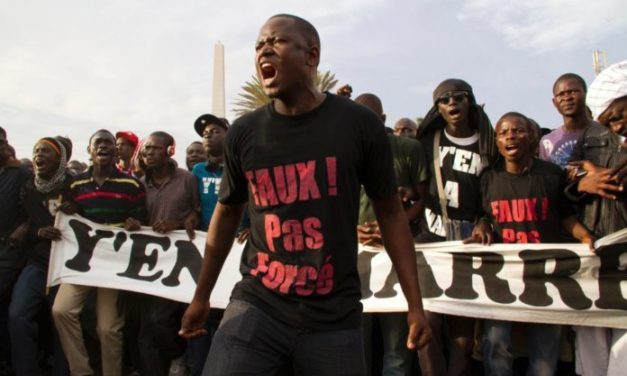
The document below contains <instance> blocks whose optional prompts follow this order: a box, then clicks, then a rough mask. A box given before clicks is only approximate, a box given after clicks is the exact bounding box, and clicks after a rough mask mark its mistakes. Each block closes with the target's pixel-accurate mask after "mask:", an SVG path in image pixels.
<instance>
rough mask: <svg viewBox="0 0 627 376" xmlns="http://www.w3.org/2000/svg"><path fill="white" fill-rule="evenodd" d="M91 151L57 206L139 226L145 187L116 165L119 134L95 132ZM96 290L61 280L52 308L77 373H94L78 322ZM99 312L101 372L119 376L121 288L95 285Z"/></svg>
mask: <svg viewBox="0 0 627 376" xmlns="http://www.w3.org/2000/svg"><path fill="white" fill-rule="evenodd" d="M87 151H88V153H89V155H90V157H91V161H92V163H93V165H92V166H91V167H90V168H89V170H88V171H87V172H84V173H82V174H79V175H77V176H75V177H74V178H73V180H72V182H71V184H70V188H69V190H68V191H67V192H66V194H65V199H64V202H63V203H62V204H61V206H60V207H59V209H60V210H62V211H63V212H65V213H74V212H76V213H78V214H80V215H81V216H83V217H85V218H87V219H89V220H91V221H94V222H96V223H102V224H107V225H112V226H121V227H123V228H124V229H126V230H128V231H133V230H137V229H139V228H140V227H141V222H142V220H143V219H144V217H145V199H146V197H145V196H146V191H145V189H144V186H143V185H142V183H141V182H139V181H138V180H137V179H135V178H133V177H131V176H128V175H126V174H124V173H123V172H121V171H119V170H118V169H117V167H116V165H115V163H116V161H117V150H116V146H115V137H114V136H113V134H112V133H111V132H109V131H107V130H104V129H101V130H99V131H96V133H94V134H93V135H92V136H91V138H90V139H89V146H88V147H87ZM70 261H71V260H70ZM70 261H68V263H70ZM66 265H67V264H66ZM93 289H94V287H89V286H80V285H73V284H70V283H62V284H61V287H60V288H59V292H58V293H57V297H56V298H55V301H54V305H53V307H52V316H53V318H54V322H55V325H56V327H57V330H58V331H59V338H60V340H61V344H62V346H63V351H64V352H65V355H66V357H67V360H68V363H69V366H70V373H71V374H73V375H93V374H94V371H93V370H92V369H91V366H90V365H89V358H88V355H87V350H86V349H85V344H84V343H83V335H82V329H81V325H80V322H79V314H80V312H81V311H82V309H83V306H84V303H85V299H86V298H87V296H88V295H89V293H90V291H92V290H93ZM96 315H97V318H98V325H97V330H98V337H99V338H100V348H101V360H102V375H103V376H120V375H121V374H122V337H123V335H122V328H123V327H124V319H123V316H122V314H121V313H120V312H119V310H118V291H117V290H113V289H108V288H103V287H99V288H97V300H96Z"/></svg>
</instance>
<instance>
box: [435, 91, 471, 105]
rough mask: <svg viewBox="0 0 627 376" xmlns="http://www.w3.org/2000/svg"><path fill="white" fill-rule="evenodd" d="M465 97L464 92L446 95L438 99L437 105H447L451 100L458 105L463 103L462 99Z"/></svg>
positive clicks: (466, 94)
mask: <svg viewBox="0 0 627 376" xmlns="http://www.w3.org/2000/svg"><path fill="white" fill-rule="evenodd" d="M467 96H468V93H466V92H465V91H458V92H456V93H448V94H444V95H443V96H441V97H440V98H438V101H437V103H442V104H449V103H451V99H452V100H453V101H455V102H458V103H459V102H461V101H463V100H464V98H466V97H467Z"/></svg>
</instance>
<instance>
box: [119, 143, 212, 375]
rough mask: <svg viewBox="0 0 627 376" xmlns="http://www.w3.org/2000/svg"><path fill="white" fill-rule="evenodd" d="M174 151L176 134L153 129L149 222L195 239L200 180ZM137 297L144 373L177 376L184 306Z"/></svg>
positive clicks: (147, 146) (148, 147)
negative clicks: (181, 164)
mask: <svg viewBox="0 0 627 376" xmlns="http://www.w3.org/2000/svg"><path fill="white" fill-rule="evenodd" d="M174 153H175V144H174V138H173V137H172V136H171V135H170V134H168V133H166V132H160V131H159V132H153V133H152V134H151V135H150V136H149V137H148V139H147V140H146V142H145V143H144V145H143V161H144V165H145V166H146V175H145V176H144V177H143V178H142V182H143V183H144V185H145V187H146V211H147V222H148V225H149V226H151V227H152V229H153V230H154V231H155V232H158V233H161V234H167V233H169V232H171V231H173V230H181V229H184V230H185V231H187V234H188V236H189V237H190V239H193V238H194V236H195V233H194V230H196V228H197V227H198V210H199V208H200V203H199V199H198V190H197V187H196V179H194V176H193V175H192V174H191V173H189V172H188V171H185V170H183V169H181V168H178V167H176V165H175V163H174V161H173V160H172V156H173V155H174ZM133 295H134V296H135V297H136V298H137V300H136V301H135V302H136V303H139V316H140V317H139V335H138V337H137V343H138V345H139V358H140V362H139V363H140V373H141V374H142V375H154V376H167V375H168V373H169V371H170V369H172V373H171V374H173V375H181V374H183V373H182V372H184V370H185V367H184V364H183V360H182V356H183V353H184V352H185V340H184V339H183V338H181V337H179V336H178V334H177V333H178V324H179V322H180V320H181V316H182V314H183V311H184V309H185V305H184V304H183V303H179V302H175V301H171V300H168V299H164V298H159V297H156V296H149V295H144V294H133ZM131 340H132V339H131Z"/></svg>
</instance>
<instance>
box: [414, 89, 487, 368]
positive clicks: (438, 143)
mask: <svg viewBox="0 0 627 376" xmlns="http://www.w3.org/2000/svg"><path fill="white" fill-rule="evenodd" d="M418 139H419V140H420V142H421V143H422V146H423V148H424V150H425V152H426V155H427V164H428V165H429V175H430V176H431V181H430V183H429V192H428V194H427V196H426V198H425V211H424V218H423V219H422V220H421V221H420V227H421V230H420V233H419V234H418V235H417V236H416V241H417V242H418V243H428V242H437V241H443V240H462V239H464V238H466V237H468V236H470V234H471V231H472V229H473V226H474V223H475V221H476V220H477V218H478V217H479V215H480V213H481V201H480V199H481V192H480V185H479V174H480V173H481V171H482V170H483V169H484V168H486V167H489V166H490V165H491V164H492V163H493V161H494V160H495V159H496V155H497V151H496V145H495V143H494V130H493V129H492V125H491V124H490V120H489V119H488V116H487V115H486V113H485V112H484V111H483V108H482V107H481V106H480V105H478V104H477V102H476V100H475V96H474V94H473V91H472V87H471V86H470V85H469V84H468V83H466V82H465V81H463V80H459V79H447V80H445V81H443V82H441V83H440V84H439V85H438V86H437V87H436V89H435V90H434V92H433V107H432V108H431V109H430V110H429V112H428V113H427V115H426V116H425V119H424V120H423V122H422V123H421V124H420V127H419V129H418ZM427 318H428V319H429V324H430V325H431V330H432V331H433V333H434V335H433V340H432V341H431V343H430V344H428V345H427V346H425V348H424V349H422V350H421V351H420V352H419V355H418V357H419V360H420V368H421V370H422V374H423V375H436V376H440V375H447V374H448V375H468V374H470V371H471V370H470V366H471V355H472V348H473V335H474V328H475V324H474V323H475V321H474V319H472V318H468V317H461V316H454V315H443V314H439V313H435V312H429V311H427ZM445 329H446V330H448V333H444V332H443V331H444V330H445ZM444 338H447V339H448V341H449V343H448V344H446V343H444V342H443V339H444ZM447 345H448V346H447ZM446 347H448V360H447V359H446V357H445V354H446V353H447V351H446Z"/></svg>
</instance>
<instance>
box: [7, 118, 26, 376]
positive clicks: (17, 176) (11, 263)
mask: <svg viewBox="0 0 627 376" xmlns="http://www.w3.org/2000/svg"><path fill="white" fill-rule="evenodd" d="M29 176H30V174H29V172H28V171H27V170H26V169H25V168H23V167H21V166H20V163H19V162H18V161H16V160H15V159H14V158H12V157H11V154H10V151H9V143H8V141H7V133H6V131H5V130H4V128H2V127H0V213H2V215H0V374H1V372H6V373H8V372H9V369H10V367H9V358H10V355H9V354H10V350H9V332H8V328H7V318H8V308H9V301H10V298H11V290H12V289H13V284H14V283H15V279H16V278H17V276H18V274H19V273H20V269H21V268H22V265H23V261H24V260H23V255H22V252H20V250H19V249H18V248H19V247H18V246H19V244H17V242H16V241H15V240H14V239H11V234H12V233H13V232H14V230H16V229H17V227H18V226H20V224H22V222H23V221H24V215H23V211H22V210H21V209H20V207H19V201H20V200H19V195H20V190H21V189H22V185H23V184H24V182H25V181H26V180H27V179H28V177H29Z"/></svg>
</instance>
